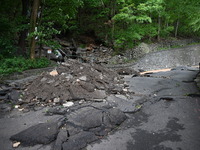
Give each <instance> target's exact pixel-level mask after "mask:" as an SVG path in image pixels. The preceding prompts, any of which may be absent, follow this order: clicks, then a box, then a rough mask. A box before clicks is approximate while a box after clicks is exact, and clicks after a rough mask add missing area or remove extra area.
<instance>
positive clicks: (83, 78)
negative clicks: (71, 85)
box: [79, 76, 87, 81]
mask: <svg viewBox="0 0 200 150" xmlns="http://www.w3.org/2000/svg"><path fill="white" fill-rule="evenodd" d="M79 80H81V81H86V80H87V77H86V76H82V77H80V78H79Z"/></svg>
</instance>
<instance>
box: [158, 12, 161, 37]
mask: <svg viewBox="0 0 200 150" xmlns="http://www.w3.org/2000/svg"><path fill="white" fill-rule="evenodd" d="M160 30H161V16H160V14H159V16H158V36H157V39H158V41H160Z"/></svg>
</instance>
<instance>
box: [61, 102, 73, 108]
mask: <svg viewBox="0 0 200 150" xmlns="http://www.w3.org/2000/svg"><path fill="white" fill-rule="evenodd" d="M73 105H74V103H73V102H66V103H64V104H63V106H64V107H71V106H73Z"/></svg>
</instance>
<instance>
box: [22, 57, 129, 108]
mask: <svg viewBox="0 0 200 150" xmlns="http://www.w3.org/2000/svg"><path fill="white" fill-rule="evenodd" d="M124 86H125V85H124V81H122V80H121V77H120V76H119V75H118V74H117V73H116V72H114V71H112V70H110V69H107V68H104V67H103V66H101V65H97V64H87V63H80V62H78V61H77V60H69V61H67V62H65V63H62V65H60V66H59V67H56V68H55V69H54V70H53V71H51V72H46V73H43V74H42V75H40V76H39V77H38V78H36V79H35V80H34V81H33V82H31V83H30V84H29V85H28V86H27V87H26V88H25V89H24V92H23V97H22V99H23V101H24V102H25V103H29V104H30V103H33V104H34V105H44V106H46V105H48V106H52V105H63V104H65V103H66V102H69V101H73V102H74V101H79V102H80V101H98V102H101V101H104V100H105V99H106V97H107V95H108V94H117V93H123V92H124V91H126V90H125V87H124Z"/></svg>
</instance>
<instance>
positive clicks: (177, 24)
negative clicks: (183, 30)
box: [174, 19, 180, 37]
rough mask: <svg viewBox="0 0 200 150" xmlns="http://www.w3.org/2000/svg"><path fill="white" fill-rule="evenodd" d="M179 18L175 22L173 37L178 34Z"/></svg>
mask: <svg viewBox="0 0 200 150" xmlns="http://www.w3.org/2000/svg"><path fill="white" fill-rule="evenodd" d="M179 23H180V22H179V19H178V20H177V22H176V28H175V34H174V36H175V37H177V35H178V28H179Z"/></svg>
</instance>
